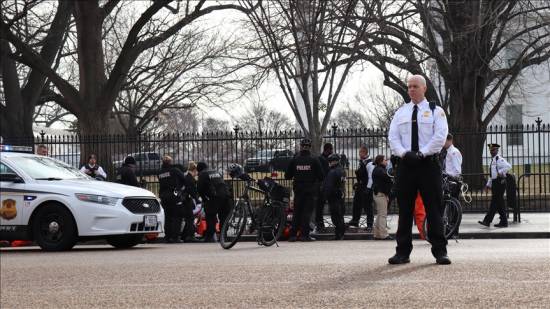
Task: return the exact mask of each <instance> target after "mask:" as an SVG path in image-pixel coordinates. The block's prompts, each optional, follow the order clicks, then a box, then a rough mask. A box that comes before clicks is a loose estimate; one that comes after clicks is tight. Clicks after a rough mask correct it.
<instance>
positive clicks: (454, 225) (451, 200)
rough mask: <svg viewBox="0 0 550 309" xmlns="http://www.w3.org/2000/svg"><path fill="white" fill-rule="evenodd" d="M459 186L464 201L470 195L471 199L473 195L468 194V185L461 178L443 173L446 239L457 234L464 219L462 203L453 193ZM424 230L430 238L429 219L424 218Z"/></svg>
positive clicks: (443, 217)
mask: <svg viewBox="0 0 550 309" xmlns="http://www.w3.org/2000/svg"><path fill="white" fill-rule="evenodd" d="M457 186H460V187H459V190H460V193H459V194H460V195H461V196H462V198H463V199H464V201H466V202H468V201H467V200H468V197H469V198H470V201H471V196H469V195H468V185H467V184H465V183H463V182H462V180H461V179H460V178H453V177H450V176H448V175H443V185H442V187H443V206H444V208H443V216H442V219H443V227H444V235H445V238H446V239H450V238H451V237H453V235H455V232H456V230H457V229H458V227H459V226H460V222H461V221H462V205H461V204H460V201H459V200H458V199H457V198H455V197H453V196H452V195H451V193H452V192H454V191H456V188H457ZM423 227H424V231H425V235H426V240H427V241H429V238H428V220H427V219H425V220H424V224H423Z"/></svg>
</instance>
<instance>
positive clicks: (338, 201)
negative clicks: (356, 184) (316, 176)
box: [323, 154, 346, 240]
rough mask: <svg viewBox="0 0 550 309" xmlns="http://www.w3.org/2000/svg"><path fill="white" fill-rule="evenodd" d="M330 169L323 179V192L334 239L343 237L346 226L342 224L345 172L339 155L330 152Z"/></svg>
mask: <svg viewBox="0 0 550 309" xmlns="http://www.w3.org/2000/svg"><path fill="white" fill-rule="evenodd" d="M328 163H329V166H330V170H329V172H328V174H327V177H325V180H324V181H323V193H324V195H325V198H326V200H327V201H328V205H329V209H330V217H331V219H332V224H334V227H335V229H334V234H335V235H334V239H335V240H342V239H344V232H345V231H346V226H345V224H344V210H345V208H344V192H345V183H346V172H345V171H344V169H343V168H342V165H341V164H340V156H339V155H338V154H331V155H330V156H329V157H328Z"/></svg>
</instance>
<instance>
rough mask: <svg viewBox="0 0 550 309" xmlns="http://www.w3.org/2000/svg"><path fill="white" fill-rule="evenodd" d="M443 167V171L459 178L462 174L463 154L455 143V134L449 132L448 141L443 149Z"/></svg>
mask: <svg viewBox="0 0 550 309" xmlns="http://www.w3.org/2000/svg"><path fill="white" fill-rule="evenodd" d="M441 164H442V165H441V169H442V170H443V173H445V174H447V175H449V176H451V177H454V178H458V177H459V176H460V175H461V174H462V154H461V153H460V150H458V148H456V147H455V145H453V135H452V134H447V141H446V142H445V146H443V149H442V150H441Z"/></svg>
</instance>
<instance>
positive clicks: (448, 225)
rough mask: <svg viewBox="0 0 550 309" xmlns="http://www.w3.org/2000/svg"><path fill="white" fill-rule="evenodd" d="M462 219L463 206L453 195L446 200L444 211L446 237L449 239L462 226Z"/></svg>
mask: <svg viewBox="0 0 550 309" xmlns="http://www.w3.org/2000/svg"><path fill="white" fill-rule="evenodd" d="M461 221H462V206H461V205H460V202H459V201H458V200H457V199H456V198H454V197H451V198H450V199H448V200H447V201H446V202H445V211H444V213H443V226H444V227H445V238H447V239H449V238H451V237H452V236H453V235H454V232H455V231H456V230H457V229H458V227H459V226H460V222H461Z"/></svg>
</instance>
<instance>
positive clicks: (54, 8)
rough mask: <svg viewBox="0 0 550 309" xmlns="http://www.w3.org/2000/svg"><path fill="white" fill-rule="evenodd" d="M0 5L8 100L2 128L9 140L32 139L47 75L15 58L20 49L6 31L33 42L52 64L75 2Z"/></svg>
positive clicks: (0, 67)
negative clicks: (33, 123)
mask: <svg viewBox="0 0 550 309" xmlns="http://www.w3.org/2000/svg"><path fill="white" fill-rule="evenodd" d="M0 6H1V7H2V14H1V15H0V56H1V58H2V61H1V63H0V76H1V81H2V83H1V85H0V88H1V91H2V95H3V97H4V103H5V104H0V132H1V134H2V136H3V137H4V138H6V139H7V140H9V139H10V138H27V139H28V140H29V141H32V136H33V131H32V122H33V114H34V108H35V106H36V105H37V104H39V103H40V102H39V101H40V100H41V98H42V97H43V96H44V94H43V92H44V90H45V89H47V87H45V85H46V83H47V78H46V76H45V75H43V73H42V72H41V70H40V69H38V68H36V67H34V66H30V65H29V66H28V67H26V66H22V65H21V64H20V63H18V62H16V61H15V60H14V59H17V58H18V57H19V53H18V51H17V50H15V51H14V46H10V40H8V39H7V34H8V32H10V33H11V35H12V36H14V37H16V38H17V41H18V42H19V43H20V44H22V45H25V46H29V48H30V46H32V48H33V53H34V55H35V57H36V58H39V59H40V61H41V63H42V65H43V66H44V67H48V68H49V67H51V66H52V64H53V63H54V61H55V59H56V58H57V56H58V53H59V51H60V50H61V46H62V45H63V41H64V35H63V34H64V33H65V32H66V29H67V27H68V25H69V22H70V17H71V14H70V12H71V9H72V7H73V3H72V2H71V1H61V0H60V1H58V3H57V5H56V4H55V3H52V2H40V1H31V0H26V1H2V3H1V4H0ZM15 47H16V46H15ZM16 48H17V47H16ZM35 50H36V51H35ZM10 55H15V57H9V56H10Z"/></svg>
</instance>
